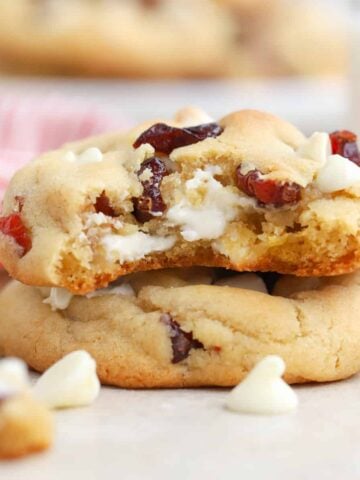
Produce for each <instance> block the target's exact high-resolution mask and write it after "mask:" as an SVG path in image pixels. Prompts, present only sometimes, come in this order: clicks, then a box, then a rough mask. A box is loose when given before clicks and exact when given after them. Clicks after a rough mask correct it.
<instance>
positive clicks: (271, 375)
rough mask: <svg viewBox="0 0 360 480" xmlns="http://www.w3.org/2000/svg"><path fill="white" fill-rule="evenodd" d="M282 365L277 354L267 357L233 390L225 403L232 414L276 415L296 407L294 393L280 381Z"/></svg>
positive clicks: (296, 399)
mask: <svg viewBox="0 0 360 480" xmlns="http://www.w3.org/2000/svg"><path fill="white" fill-rule="evenodd" d="M284 372H285V363H284V361H283V359H282V358H281V357H279V356H277V355H268V356H267V357H265V358H263V359H262V360H261V361H260V362H259V363H258V364H257V365H255V367H254V368H253V369H252V370H251V372H250V373H249V374H248V376H247V377H246V378H245V379H244V380H243V381H242V382H241V383H239V385H238V386H237V387H235V388H234V389H233V390H232V391H231V392H230V394H229V396H228V398H227V400H226V407H227V408H228V409H229V410H232V411H233V412H238V413H255V414H264V415H276V414H280V413H287V412H291V411H293V410H295V409H296V407H297V406H298V398H297V396H296V394H295V392H294V390H293V389H292V388H291V387H290V386H289V385H288V384H287V383H286V382H284V380H283V379H282V378H281V377H282V375H283V374H284Z"/></svg>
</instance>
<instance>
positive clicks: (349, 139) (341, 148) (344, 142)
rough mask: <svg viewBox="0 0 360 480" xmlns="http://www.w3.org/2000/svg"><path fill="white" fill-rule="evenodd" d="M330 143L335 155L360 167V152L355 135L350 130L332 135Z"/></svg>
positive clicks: (339, 131)
mask: <svg viewBox="0 0 360 480" xmlns="http://www.w3.org/2000/svg"><path fill="white" fill-rule="evenodd" d="M330 141H331V147H332V153H333V154H336V153H337V154H339V155H342V156H343V157H345V158H348V159H349V160H351V161H352V162H354V163H355V164H356V165H359V166H360V152H359V148H358V145H357V143H356V141H357V135H356V134H355V133H353V132H350V131H349V130H337V131H336V132H332V133H330Z"/></svg>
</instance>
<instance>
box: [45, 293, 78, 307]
mask: <svg viewBox="0 0 360 480" xmlns="http://www.w3.org/2000/svg"><path fill="white" fill-rule="evenodd" d="M72 298H73V294H72V293H71V292H69V291H68V290H66V289H65V288H52V289H51V290H50V296H49V297H48V298H45V300H43V303H47V304H48V305H50V306H51V310H54V311H55V310H65V309H66V308H68V306H69V305H70V302H71V300H72Z"/></svg>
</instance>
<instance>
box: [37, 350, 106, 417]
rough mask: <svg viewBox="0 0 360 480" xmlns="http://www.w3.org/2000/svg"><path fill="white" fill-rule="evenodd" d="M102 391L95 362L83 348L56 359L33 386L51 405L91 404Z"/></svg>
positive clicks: (54, 406)
mask: <svg viewBox="0 0 360 480" xmlns="http://www.w3.org/2000/svg"><path fill="white" fill-rule="evenodd" d="M99 391H100V382H99V379H98V377H97V375H96V362H95V360H94V359H93V358H92V357H91V356H90V355H89V354H88V353H87V352H86V351H84V350H77V351H75V352H71V353H69V354H68V355H66V356H65V357H63V358H62V359H61V360H59V361H58V362H56V363H55V364H54V365H53V366H52V367H50V368H49V369H48V370H46V372H45V373H43V375H41V377H40V378H39V380H38V381H37V382H36V384H35V386H34V388H33V393H34V395H35V396H36V397H37V398H39V399H40V400H41V401H42V402H43V403H45V404H46V405H47V406H48V407H49V408H69V407H81V406H85V405H90V404H91V403H92V402H93V401H94V400H95V398H96V397H97V396H98V394H99Z"/></svg>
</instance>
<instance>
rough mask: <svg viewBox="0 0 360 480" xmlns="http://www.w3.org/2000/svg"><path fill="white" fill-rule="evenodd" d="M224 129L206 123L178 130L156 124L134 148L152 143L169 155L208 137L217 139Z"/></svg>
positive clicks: (161, 151) (137, 141) (159, 150)
mask: <svg viewBox="0 0 360 480" xmlns="http://www.w3.org/2000/svg"><path fill="white" fill-rule="evenodd" d="M222 132H223V129H222V128H221V127H220V125H218V124H217V123H204V124H202V125H197V126H195V127H186V128H177V127H170V125H166V124H165V123H155V125H153V126H152V127H150V128H148V129H147V130H145V132H143V133H142V134H141V135H140V136H139V137H138V138H137V140H135V142H134V145H133V146H134V148H138V147H140V145H143V144H144V143H150V145H152V146H153V147H154V148H155V150H156V151H157V152H159V153H165V154H169V153H171V152H172V151H173V150H175V148H179V147H185V146H186V145H192V144H193V143H197V142H201V140H205V138H208V137H217V136H219V135H220V134H221V133H222Z"/></svg>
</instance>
